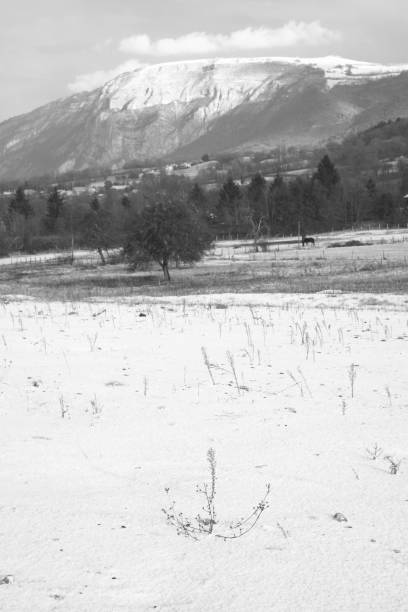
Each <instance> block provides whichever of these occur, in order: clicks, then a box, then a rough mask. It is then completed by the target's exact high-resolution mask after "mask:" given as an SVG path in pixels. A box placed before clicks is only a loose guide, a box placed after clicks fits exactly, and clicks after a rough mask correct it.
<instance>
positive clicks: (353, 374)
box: [348, 363, 357, 397]
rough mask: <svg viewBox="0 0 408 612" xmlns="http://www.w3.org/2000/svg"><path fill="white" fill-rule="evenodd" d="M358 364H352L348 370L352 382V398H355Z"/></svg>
mask: <svg viewBox="0 0 408 612" xmlns="http://www.w3.org/2000/svg"><path fill="white" fill-rule="evenodd" d="M356 367H357V364H356V363H352V364H351V365H350V367H349V369H348V375H349V380H350V390H351V397H354V386H355V381H356V376H357V370H356Z"/></svg>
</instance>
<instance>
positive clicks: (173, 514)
mask: <svg viewBox="0 0 408 612" xmlns="http://www.w3.org/2000/svg"><path fill="white" fill-rule="evenodd" d="M207 461H208V469H209V472H210V482H209V483H204V484H203V485H202V486H201V487H200V486H199V485H197V487H196V492H197V493H198V494H199V495H201V496H203V497H204V505H203V507H202V511H203V513H204V514H203V515H201V514H197V516H196V517H194V518H193V519H190V518H188V517H186V516H185V515H184V514H183V513H182V512H177V511H176V509H175V501H173V502H171V504H170V506H169V507H168V508H162V512H163V513H164V515H165V516H166V519H167V523H168V524H169V525H171V526H172V527H175V528H176V531H177V534H178V535H183V536H185V537H188V538H192V539H193V540H196V541H197V540H199V538H200V537H201V536H205V535H211V534H212V535H214V536H215V537H216V538H222V539H224V540H233V539H236V538H240V537H241V536H243V535H245V534H246V533H248V532H249V531H251V529H253V528H254V527H255V525H256V523H257V522H258V521H259V519H260V517H261V515H262V513H263V512H264V511H265V510H266V508H267V507H268V505H269V504H268V502H267V498H268V496H269V493H270V484H269V483H268V484H267V485H266V493H265V495H264V497H263V498H262V499H261V501H260V502H258V504H257V505H256V506H254V507H253V509H252V512H251V513H250V514H249V515H248V516H247V517H246V518H241V519H239V520H238V521H237V522H231V523H230V524H229V525H228V531H227V532H226V533H222V532H217V533H215V531H214V528H215V526H216V525H217V524H218V522H217V515H216V510H215V495H216V486H215V483H216V480H217V476H216V465H217V464H216V460H215V451H214V449H212V448H210V449H209V450H208V451H207ZM165 491H166V493H167V494H169V491H170V490H169V489H168V488H166V489H165Z"/></svg>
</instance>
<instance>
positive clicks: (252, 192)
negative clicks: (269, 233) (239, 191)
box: [247, 172, 268, 225]
mask: <svg viewBox="0 0 408 612" xmlns="http://www.w3.org/2000/svg"><path fill="white" fill-rule="evenodd" d="M247 198H248V204H249V208H250V211H251V213H252V218H253V222H254V223H255V224H256V225H258V224H259V222H260V220H261V219H263V220H264V222H265V223H268V206H267V198H266V180H265V179H264V177H263V176H262V174H261V173H260V172H257V173H256V174H254V176H253V177H252V179H251V182H250V184H249V185H248V189H247Z"/></svg>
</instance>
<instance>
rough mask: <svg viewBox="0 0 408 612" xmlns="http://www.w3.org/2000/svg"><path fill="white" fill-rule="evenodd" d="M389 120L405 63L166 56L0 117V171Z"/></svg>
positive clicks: (399, 100)
mask: <svg viewBox="0 0 408 612" xmlns="http://www.w3.org/2000/svg"><path fill="white" fill-rule="evenodd" d="M405 70H407V72H405ZM397 116H408V65H407V66H381V65H374V64H369V63H365V62H352V61H350V60H344V59H341V58H332V57H330V58H321V59H317V60H314V59H311V60H301V59H293V58H256V59H241V58H240V59H219V60H214V61H210V60H197V61H189V62H172V63H169V64H159V65H153V66H147V67H145V68H143V69H139V70H136V71H134V72H130V73H126V74H123V75H121V76H119V77H117V78H116V79H114V80H112V81H110V82H109V83H107V84H106V85H104V86H103V87H101V88H99V89H96V90H95V91H92V92H84V93H82V94H78V95H75V96H71V97H69V98H65V99H61V100H57V101H56V102H52V103H51V104H48V105H46V106H43V107H41V108H39V109H36V110H34V111H32V112H31V113H28V114H25V115H22V116H19V117H14V118H12V119H10V120H8V121H5V122H3V123H1V124H0V177H17V178H24V177H29V176H33V175H39V174H45V173H50V172H63V171H67V170H73V169H75V170H79V169H82V168H85V167H88V166H97V165H109V166H111V165H118V166H120V165H121V164H123V163H124V162H126V161H129V160H130V159H144V158H152V157H161V156H166V155H167V156H169V155H171V156H172V157H179V158H180V157H183V156H185V157H197V156H201V155H202V154H203V153H209V154H211V153H218V152H221V151H230V150H249V149H254V150H259V149H262V148H269V147H271V146H273V145H275V144H278V143H282V142H285V143H286V144H299V145H305V144H310V145H312V144H315V143H317V142H322V141H324V140H326V139H328V138H333V137H334V138H336V137H340V136H344V135H345V134H346V133H347V132H349V131H350V130H355V129H360V128H365V127H368V126H369V125H372V124H373V123H376V122H378V121H380V120H383V119H392V118H396V117H397Z"/></svg>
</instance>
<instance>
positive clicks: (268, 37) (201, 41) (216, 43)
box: [119, 21, 340, 56]
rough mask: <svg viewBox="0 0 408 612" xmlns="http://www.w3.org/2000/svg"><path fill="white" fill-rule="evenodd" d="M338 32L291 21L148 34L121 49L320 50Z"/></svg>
mask: <svg viewBox="0 0 408 612" xmlns="http://www.w3.org/2000/svg"><path fill="white" fill-rule="evenodd" d="M339 38H340V35H339V33H338V32H335V31H333V30H330V29H329V28H326V27H324V26H323V25H321V23H320V22H319V21H312V22H309V23H306V22H304V21H299V22H297V21H289V22H288V23H286V24H284V25H283V26H281V27H279V28H274V29H273V28H265V27H260V28H252V27H248V28H245V29H243V30H236V31H235V32H231V33H230V34H208V33H206V32H191V33H189V34H184V35H182V36H179V37H177V38H160V39H158V40H152V39H151V38H150V37H149V36H148V35H147V34H138V35H135V36H130V37H128V38H124V39H123V40H122V41H121V42H120V44H119V49H120V51H123V52H124V53H132V54H137V55H150V56H169V55H170V56H176V55H177V56H187V55H213V54H222V53H230V52H237V51H260V50H272V49H273V48H277V47H294V46H295V45H298V44H305V45H310V46H318V45H322V44H326V43H329V42H332V41H334V40H338V39H339Z"/></svg>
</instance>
